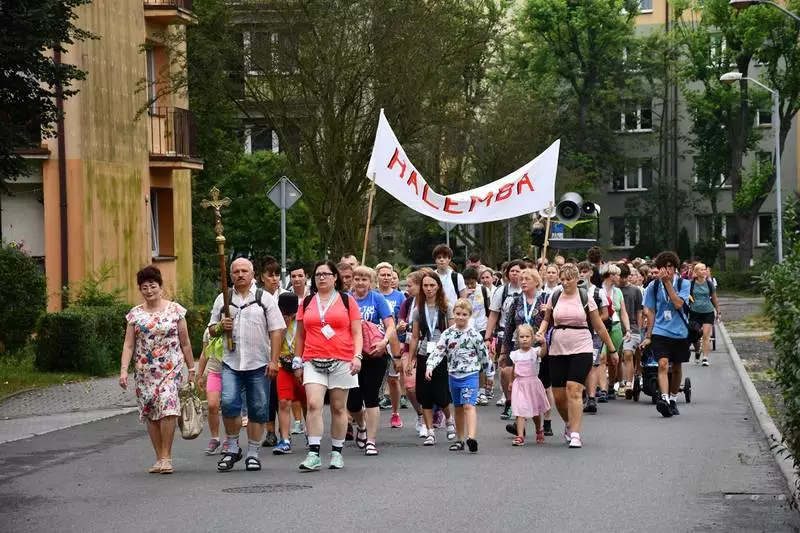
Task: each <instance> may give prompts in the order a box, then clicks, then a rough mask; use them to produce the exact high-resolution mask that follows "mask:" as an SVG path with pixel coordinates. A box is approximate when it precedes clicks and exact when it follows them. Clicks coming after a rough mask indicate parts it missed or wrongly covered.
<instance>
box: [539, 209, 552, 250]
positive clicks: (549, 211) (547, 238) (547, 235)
mask: <svg viewBox="0 0 800 533" xmlns="http://www.w3.org/2000/svg"><path fill="white" fill-rule="evenodd" d="M552 215H553V202H550V206H549V207H548V208H547V222H545V226H544V246H542V257H543V258H545V259H547V247H548V246H549V245H550V217H551V216H552Z"/></svg>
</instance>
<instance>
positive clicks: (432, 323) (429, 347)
mask: <svg viewBox="0 0 800 533" xmlns="http://www.w3.org/2000/svg"><path fill="white" fill-rule="evenodd" d="M425 320H426V321H427V322H428V339H430V338H432V337H433V332H434V331H435V330H436V326H437V325H438V322H439V309H436V310H435V311H434V312H433V320H431V313H430V310H429V309H428V306H427V305H426V306H425ZM435 350H436V343H435V342H433V341H432V340H428V341H427V343H426V344H425V352H426V353H427V354H428V355H431V354H432V353H433V352H434V351H435Z"/></svg>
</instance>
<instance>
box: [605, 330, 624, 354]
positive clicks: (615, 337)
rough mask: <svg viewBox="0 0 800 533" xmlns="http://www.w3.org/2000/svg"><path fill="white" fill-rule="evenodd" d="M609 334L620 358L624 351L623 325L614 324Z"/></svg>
mask: <svg viewBox="0 0 800 533" xmlns="http://www.w3.org/2000/svg"><path fill="white" fill-rule="evenodd" d="M608 334H609V335H610V336H611V343H612V344H613V345H614V349H615V350H616V351H617V354H616V355H617V357H619V352H620V350H622V340H623V339H624V338H625V336H624V335H623V334H622V324H621V323H619V322H614V324H613V325H612V326H611V329H610V330H609V331H608Z"/></svg>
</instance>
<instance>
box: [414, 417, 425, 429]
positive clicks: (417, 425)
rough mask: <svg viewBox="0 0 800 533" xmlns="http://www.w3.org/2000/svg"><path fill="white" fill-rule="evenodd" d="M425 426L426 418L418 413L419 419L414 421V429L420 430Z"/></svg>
mask: <svg viewBox="0 0 800 533" xmlns="http://www.w3.org/2000/svg"><path fill="white" fill-rule="evenodd" d="M424 426H425V420H423V419H422V415H417V420H416V421H415V422H414V431H419V428H421V427H424Z"/></svg>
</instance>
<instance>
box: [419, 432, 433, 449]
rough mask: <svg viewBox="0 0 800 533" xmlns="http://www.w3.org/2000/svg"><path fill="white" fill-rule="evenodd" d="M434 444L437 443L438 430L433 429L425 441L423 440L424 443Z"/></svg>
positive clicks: (424, 444) (426, 444)
mask: <svg viewBox="0 0 800 533" xmlns="http://www.w3.org/2000/svg"><path fill="white" fill-rule="evenodd" d="M434 444H436V432H435V431H433V430H431V432H430V433H428V436H427V437H426V438H425V442H423V443H422V445H423V446H433V445H434Z"/></svg>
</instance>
